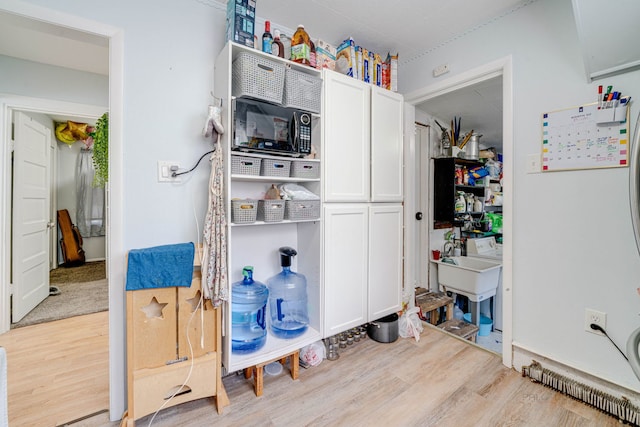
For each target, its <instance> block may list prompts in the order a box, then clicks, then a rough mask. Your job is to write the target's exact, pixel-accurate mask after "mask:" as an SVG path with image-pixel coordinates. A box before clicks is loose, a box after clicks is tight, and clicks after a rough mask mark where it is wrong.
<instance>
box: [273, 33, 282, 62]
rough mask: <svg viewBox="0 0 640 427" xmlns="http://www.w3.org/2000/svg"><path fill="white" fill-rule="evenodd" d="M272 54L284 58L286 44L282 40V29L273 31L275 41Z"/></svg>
mask: <svg viewBox="0 0 640 427" xmlns="http://www.w3.org/2000/svg"><path fill="white" fill-rule="evenodd" d="M271 54H272V55H275V56H279V57H280V58H284V44H283V43H282V41H280V30H274V31H273V43H271Z"/></svg>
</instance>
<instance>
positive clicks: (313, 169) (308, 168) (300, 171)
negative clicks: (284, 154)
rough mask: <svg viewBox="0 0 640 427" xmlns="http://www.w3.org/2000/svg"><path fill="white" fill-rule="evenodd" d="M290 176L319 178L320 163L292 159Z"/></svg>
mask: <svg viewBox="0 0 640 427" xmlns="http://www.w3.org/2000/svg"><path fill="white" fill-rule="evenodd" d="M291 176H292V177H294V178H308V179H317V178H320V163H318V162H308V161H303V160H300V161H293V162H292V166H291Z"/></svg>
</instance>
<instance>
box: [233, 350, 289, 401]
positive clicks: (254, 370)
mask: <svg viewBox="0 0 640 427" xmlns="http://www.w3.org/2000/svg"><path fill="white" fill-rule="evenodd" d="M287 358H289V370H290V371H291V378H292V379H294V380H297V379H298V368H299V366H300V364H299V361H300V360H299V358H298V350H296V351H294V352H292V353H289V354H286V355H285V356H283V357H281V358H278V359H273V360H269V361H268V362H262V363H258V364H257V365H255V366H251V367H249V368H245V370H244V377H245V378H246V379H249V378H251V375H252V374H253V388H254V390H255V392H256V396H258V397H260V396H262V391H263V388H264V381H263V373H264V367H265V366H266V365H268V364H269V363H272V362H276V361H278V362H280V364H281V365H282V366H284V365H285V364H286V363H287Z"/></svg>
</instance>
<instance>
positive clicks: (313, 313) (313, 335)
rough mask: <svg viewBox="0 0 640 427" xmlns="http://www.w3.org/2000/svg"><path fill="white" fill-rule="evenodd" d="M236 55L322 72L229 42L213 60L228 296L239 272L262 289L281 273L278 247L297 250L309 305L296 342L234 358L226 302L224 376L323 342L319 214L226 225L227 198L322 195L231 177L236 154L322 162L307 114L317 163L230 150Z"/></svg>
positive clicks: (310, 182)
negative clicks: (248, 273)
mask: <svg viewBox="0 0 640 427" xmlns="http://www.w3.org/2000/svg"><path fill="white" fill-rule="evenodd" d="M239 53H250V54H252V55H258V56H263V57H264V58H268V59H269V60H270V61H276V62H282V63H284V64H285V65H286V66H287V67H291V68H292V69H295V70H296V71H300V72H303V73H306V74H310V75H313V76H315V77H318V78H320V77H321V72H320V71H319V70H315V69H312V68H310V67H307V66H303V65H300V64H296V63H293V62H290V61H287V60H284V59H281V58H278V57H274V56H271V55H267V54H264V53H262V52H260V51H257V50H254V49H250V48H247V47H244V46H241V45H238V44H235V43H233V42H229V43H228V44H227V45H226V46H225V48H224V49H223V50H222V52H221V53H220V55H218V57H217V59H216V63H215V75H214V93H215V95H216V96H217V97H218V98H221V99H222V101H223V124H224V126H225V129H226V130H227V131H226V132H225V133H224V134H223V135H222V137H221V144H222V147H223V149H224V155H225V179H224V186H225V199H226V212H227V218H228V228H227V251H228V266H227V269H228V275H229V295H230V296H231V285H232V284H233V283H235V282H237V281H239V280H241V279H242V268H243V267H244V266H246V265H251V266H253V267H254V279H255V280H257V281H260V282H263V283H265V284H266V281H267V279H268V278H269V277H272V276H274V275H275V274H277V273H279V272H280V270H281V267H280V256H279V253H278V250H279V248H280V247H282V246H290V247H293V248H295V249H296V250H297V252H298V256H296V257H294V259H293V262H292V266H291V268H292V270H293V271H296V272H298V273H301V274H304V275H305V276H306V278H307V296H308V300H309V327H308V329H307V331H306V332H305V333H304V334H303V335H302V336H300V337H297V338H295V339H286V340H285V339H279V338H275V337H274V336H273V335H271V333H268V334H267V342H266V344H265V346H264V347H263V348H262V349H260V350H259V351H257V352H255V353H251V354H246V355H235V354H232V352H231V301H229V302H227V303H226V304H225V307H224V311H223V313H224V315H223V317H224V320H223V325H224V326H223V349H222V351H223V354H222V362H223V366H224V368H225V370H226V371H227V372H234V371H238V370H241V369H244V368H248V367H251V366H255V365H257V364H259V363H263V362H267V361H270V360H273V359H276V358H280V357H282V356H284V355H286V354H289V353H291V352H293V351H296V350H298V349H300V348H302V347H304V346H306V345H308V344H311V343H313V342H315V341H318V340H320V339H322V322H321V313H322V312H323V309H324V305H323V301H322V294H323V292H322V286H321V283H322V280H321V265H322V260H321V244H322V242H321V221H322V218H321V215H322V209H320V217H319V218H317V219H303V220H293V221H292V220H283V221H280V222H264V221H256V222H254V223H250V224H233V223H231V202H230V201H231V199H232V198H241V199H243V198H250V199H255V200H259V199H262V198H264V193H265V192H266V191H267V189H268V188H269V187H270V186H271V184H276V185H278V184H281V183H289V182H292V183H298V184H300V185H303V186H304V187H306V188H307V189H309V190H310V191H312V192H314V193H315V194H317V195H319V196H321V191H322V188H321V179H320V178H317V179H316V178H314V179H310V178H291V177H277V176H257V175H239V174H231V158H232V156H236V155H241V156H249V157H257V158H262V159H269V158H271V159H273V158H275V159H280V160H290V161H291V162H297V161H306V162H308V161H312V162H318V163H319V165H320V162H321V161H322V160H321V159H322V157H321V147H320V142H321V140H322V138H321V123H320V122H321V120H320V115H319V114H312V144H313V145H314V146H315V148H316V150H317V159H316V160H312V159H298V158H293V157H283V156H273V155H269V154H262V153H251V152H238V151H232V150H231V138H232V137H233V120H232V117H231V115H232V112H231V111H230V105H231V100H232V87H233V85H232V83H233V82H232V78H233V77H232V64H233V60H234V59H235V58H236V57H237V55H238V54H239Z"/></svg>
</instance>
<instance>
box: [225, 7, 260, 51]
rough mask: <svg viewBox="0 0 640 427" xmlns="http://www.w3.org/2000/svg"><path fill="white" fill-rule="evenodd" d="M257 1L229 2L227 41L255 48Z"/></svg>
mask: <svg viewBox="0 0 640 427" xmlns="http://www.w3.org/2000/svg"><path fill="white" fill-rule="evenodd" d="M255 19H256V0H228V1H227V40H232V41H234V42H236V43H240V44H241V45H244V46H247V47H254V32H255Z"/></svg>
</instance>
